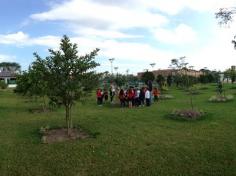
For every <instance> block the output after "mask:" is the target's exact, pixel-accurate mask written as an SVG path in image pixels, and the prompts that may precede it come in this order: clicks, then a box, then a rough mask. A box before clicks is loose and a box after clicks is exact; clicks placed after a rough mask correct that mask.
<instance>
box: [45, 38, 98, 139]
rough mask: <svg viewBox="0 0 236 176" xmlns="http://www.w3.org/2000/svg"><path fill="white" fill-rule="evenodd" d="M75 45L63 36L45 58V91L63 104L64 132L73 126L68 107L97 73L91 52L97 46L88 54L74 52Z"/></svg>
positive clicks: (80, 97)
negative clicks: (81, 54) (56, 46)
mask: <svg viewBox="0 0 236 176" xmlns="http://www.w3.org/2000/svg"><path fill="white" fill-rule="evenodd" d="M77 49H78V47H77V45H76V44H72V43H71V42H70V39H69V38H68V37H67V36H64V37H63V38H62V40H61V43H60V49H59V50H58V51H54V50H52V49H50V50H49V52H50V56H48V57H47V58H46V62H45V66H46V68H47V73H46V74H47V80H48V82H47V86H48V95H49V97H53V99H54V100H56V102H61V103H62V104H63V105H64V107H65V112H66V113H65V118H66V123H67V129H68V135H69V133H70V129H71V128H73V123H72V118H71V108H72V106H73V104H75V102H76V101H79V100H81V99H82V97H84V95H87V93H88V92H89V91H91V90H92V89H93V88H94V86H96V85H97V84H96V83H97V81H96V80H98V76H97V75H96V73H95V72H94V70H93V69H94V68H96V67H97V66H98V65H99V64H98V63H96V62H95V60H94V59H95V56H96V55H97V53H98V51H99V49H95V50H94V51H92V52H91V53H90V54H86V55H85V56H78V51H77Z"/></svg>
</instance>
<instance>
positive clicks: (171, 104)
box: [0, 85, 236, 176]
mask: <svg viewBox="0 0 236 176" xmlns="http://www.w3.org/2000/svg"><path fill="white" fill-rule="evenodd" d="M208 87H209V89H207V90H201V94H200V95H198V96H194V104H195V106H196V107H198V108H199V109H202V110H204V111H206V112H208V114H207V115H206V117H205V118H204V119H202V120H199V121H179V120H172V119H170V118H167V117H166V114H168V113H170V112H171V111H172V110H173V109H176V108H188V107H190V105H189V100H188V96H187V95H186V92H184V91H182V90H174V89H172V90H170V91H169V94H172V95H174V97H175V98H174V99H172V100H163V101H161V102H159V103H156V104H154V105H152V106H151V107H150V108H147V107H144V108H135V109H121V108H119V107H115V106H110V105H105V106H103V107H98V106H97V105H96V101H95V99H94V98H91V99H90V100H89V101H88V102H86V104H77V105H76V106H75V107H74V109H73V120H74V125H79V126H80V127H81V128H83V129H86V130H88V131H90V132H91V133H92V134H96V138H89V139H84V140H77V141H74V142H64V143H56V144H41V141H40V135H39V128H40V127H41V126H46V125H50V127H61V126H63V125H64V124H65V120H64V111H63V109H58V110H56V111H55V112H50V113H41V114H39V113H38V114H33V113H31V112H29V108H33V107H37V106H38V105H37V104H36V103H32V102H27V99H25V98H22V97H20V96H17V95H15V94H14V93H13V92H12V91H11V90H7V91H2V90H1V91H0V176H84V175H102V176H103V175H104V176H107V175H118V176H120V175H128V176H133V175H134V176H137V175H147V176H151V175H161V176H162V175H163V176H168V175H174V176H176V175H177V176H184V175H186V176H192V175H196V176H200V175H204V176H212V175H214V176H215V175H219V176H224V175H227V176H233V175H236V108H235V107H236V100H235V101H232V102H228V103H210V102H208V98H209V97H210V96H211V95H214V94H215V87H216V86H215V85H208ZM226 87H227V90H226V94H227V93H234V92H236V89H235V90H234V89H230V88H231V87H232V86H231V85H227V86H226Z"/></svg>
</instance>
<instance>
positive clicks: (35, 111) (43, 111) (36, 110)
mask: <svg viewBox="0 0 236 176" xmlns="http://www.w3.org/2000/svg"><path fill="white" fill-rule="evenodd" d="M51 111H52V110H51V109H49V108H44V109H43V108H30V109H29V112H30V113H33V114H34V113H36V114H37V113H46V112H51Z"/></svg>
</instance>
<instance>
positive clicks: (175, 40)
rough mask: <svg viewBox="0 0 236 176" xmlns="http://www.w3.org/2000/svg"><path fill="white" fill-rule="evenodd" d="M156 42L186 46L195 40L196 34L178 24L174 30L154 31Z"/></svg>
mask: <svg viewBox="0 0 236 176" xmlns="http://www.w3.org/2000/svg"><path fill="white" fill-rule="evenodd" d="M154 36H155V38H156V39H157V40H159V41H160V42H163V43H167V44H177V45H179V44H187V43H192V42H195V41H196V40H197V34H196V32H195V31H194V30H193V29H192V28H191V27H190V26H187V25H185V24H179V25H178V26H177V28H175V29H174V30H167V29H157V30H155V31H154Z"/></svg>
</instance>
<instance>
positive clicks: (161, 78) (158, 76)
mask: <svg viewBox="0 0 236 176" xmlns="http://www.w3.org/2000/svg"><path fill="white" fill-rule="evenodd" d="M156 81H157V83H158V84H159V86H160V88H161V89H162V87H163V85H164V83H165V77H164V76H162V75H157V78H156Z"/></svg>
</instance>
